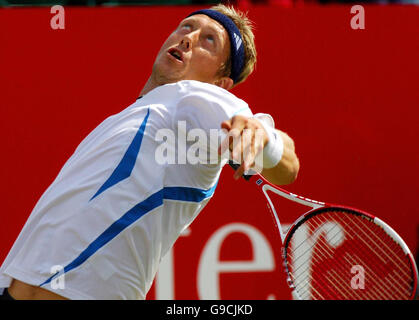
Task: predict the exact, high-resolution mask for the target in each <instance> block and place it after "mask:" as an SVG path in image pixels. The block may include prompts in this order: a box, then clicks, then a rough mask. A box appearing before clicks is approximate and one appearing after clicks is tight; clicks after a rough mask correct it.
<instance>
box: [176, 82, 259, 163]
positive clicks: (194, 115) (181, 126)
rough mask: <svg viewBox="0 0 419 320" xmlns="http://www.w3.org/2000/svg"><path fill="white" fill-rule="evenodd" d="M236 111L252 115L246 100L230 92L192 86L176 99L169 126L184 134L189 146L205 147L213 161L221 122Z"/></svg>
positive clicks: (235, 113) (218, 141)
mask: <svg viewBox="0 0 419 320" xmlns="http://www.w3.org/2000/svg"><path fill="white" fill-rule="evenodd" d="M214 91H215V92H214ZM239 114H240V115H244V116H247V117H252V116H253V114H252V112H251V110H250V108H249V106H248V105H247V103H245V102H244V101H243V100H240V99H238V98H237V97H235V96H234V95H232V94H231V93H228V92H223V91H219V92H218V91H216V90H212V91H211V90H195V91H193V92H189V93H187V94H185V95H184V96H182V97H181V98H180V99H179V101H178V103H177V106H176V114H175V116H174V117H173V128H174V129H175V132H177V134H178V136H179V135H183V136H182V137H181V138H184V137H186V141H187V144H189V146H190V145H191V144H194V143H195V144H197V146H198V147H199V148H201V150H206V151H207V155H206V156H208V154H210V155H211V156H210V158H211V160H212V161H213V160H214V159H213V157H214V156H217V154H218V153H217V151H218V146H219V143H220V141H221V139H223V137H224V136H225V135H224V134H223V131H222V130H221V123H222V122H223V121H226V120H229V119H231V118H232V117H233V116H235V115H239Z"/></svg>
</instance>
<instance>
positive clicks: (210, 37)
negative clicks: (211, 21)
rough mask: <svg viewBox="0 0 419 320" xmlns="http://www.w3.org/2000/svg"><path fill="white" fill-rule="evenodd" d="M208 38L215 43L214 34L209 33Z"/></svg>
mask: <svg viewBox="0 0 419 320" xmlns="http://www.w3.org/2000/svg"><path fill="white" fill-rule="evenodd" d="M207 40H208V41H209V42H211V43H214V41H215V40H214V36H212V35H208V36H207Z"/></svg>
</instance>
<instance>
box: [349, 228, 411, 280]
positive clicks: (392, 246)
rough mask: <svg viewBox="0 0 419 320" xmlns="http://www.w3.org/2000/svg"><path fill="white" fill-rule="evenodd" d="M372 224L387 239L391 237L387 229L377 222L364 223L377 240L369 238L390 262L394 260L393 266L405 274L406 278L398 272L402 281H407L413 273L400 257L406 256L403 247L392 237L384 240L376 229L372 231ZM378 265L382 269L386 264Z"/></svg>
mask: <svg viewBox="0 0 419 320" xmlns="http://www.w3.org/2000/svg"><path fill="white" fill-rule="evenodd" d="M370 225H371V226H373V227H375V229H377V230H378V231H379V232H380V233H381V234H383V235H384V236H383V237H386V238H387V239H388V238H390V239H391V237H389V236H387V234H386V233H385V231H384V230H383V229H382V228H381V227H379V226H377V225H375V224H371V223H370V224H369V225H368V224H365V223H364V226H365V228H367V229H368V230H369V231H370V234H372V235H373V236H374V237H375V239H376V241H374V240H373V239H371V238H370V237H369V239H370V240H371V242H372V244H373V245H374V244H375V245H376V248H377V249H378V250H380V253H383V254H384V255H385V256H386V257H387V259H388V260H389V261H390V262H392V265H393V267H395V268H398V270H397V271H399V272H400V273H401V274H403V275H404V276H405V278H401V277H400V275H399V272H397V273H396V274H398V275H399V277H400V278H401V279H402V281H403V282H404V283H407V282H406V281H405V280H406V279H409V278H411V277H412V274H411V273H410V272H409V269H408V267H407V265H406V262H405V261H403V260H402V259H401V258H400V256H403V257H405V255H404V253H403V251H402V249H401V248H400V246H399V245H397V243H396V242H395V241H394V240H393V239H391V240H390V241H384V240H382V238H379V237H378V235H377V232H375V230H374V231H372V230H371V229H370V227H369V226H370ZM347 226H348V227H349V225H347ZM355 227H357V228H358V230H360V231H361V232H363V233H364V234H365V232H364V230H363V228H360V227H359V226H358V225H357V224H355ZM349 228H350V227H349ZM351 230H352V229H351ZM367 236H368V235H367ZM378 241H380V244H378V243H377V242H378ZM388 242H389V243H388ZM383 246H384V247H385V249H387V250H384V247H383ZM390 254H391V256H390ZM376 256H377V257H378V258H380V259H381V260H383V263H384V264H386V261H385V259H382V256H381V255H380V254H379V253H376ZM394 258H395V259H394ZM395 260H396V261H395ZM378 267H381V268H382V269H384V266H383V265H378ZM394 271H396V270H394Z"/></svg>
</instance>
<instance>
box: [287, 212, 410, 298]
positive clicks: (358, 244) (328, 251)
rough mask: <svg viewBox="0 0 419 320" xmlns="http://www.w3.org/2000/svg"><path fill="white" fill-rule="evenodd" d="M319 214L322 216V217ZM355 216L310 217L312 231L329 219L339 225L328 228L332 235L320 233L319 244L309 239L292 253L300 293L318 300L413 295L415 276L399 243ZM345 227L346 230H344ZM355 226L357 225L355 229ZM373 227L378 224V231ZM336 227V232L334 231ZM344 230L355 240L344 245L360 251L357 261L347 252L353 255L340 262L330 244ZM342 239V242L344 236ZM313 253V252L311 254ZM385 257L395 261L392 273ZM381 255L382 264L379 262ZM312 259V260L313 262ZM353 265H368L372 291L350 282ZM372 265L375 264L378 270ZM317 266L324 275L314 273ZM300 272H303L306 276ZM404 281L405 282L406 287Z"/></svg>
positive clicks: (291, 257)
mask: <svg viewBox="0 0 419 320" xmlns="http://www.w3.org/2000/svg"><path fill="white" fill-rule="evenodd" d="M337 215H339V216H337ZM319 216H322V217H321V218H320V217H319ZM342 216H343V217H344V218H342ZM351 216H352V218H353V217H355V218H356V220H354V219H350V218H349V217H348V215H347V214H346V215H345V214H342V213H339V212H329V213H328V214H321V215H317V216H315V218H316V219H313V218H310V219H308V220H307V221H306V222H305V223H304V224H306V225H307V226H308V227H309V230H315V231H316V230H319V228H320V227H321V226H322V225H324V224H325V223H327V222H331V221H332V222H333V223H334V224H335V225H334V226H333V228H331V229H329V230H326V231H325V232H326V233H328V235H320V236H319V237H318V238H319V240H318V241H317V242H316V243H312V244H310V243H308V242H309V241H302V242H301V243H298V244H297V245H296V247H295V248H293V250H292V251H291V252H290V253H289V254H288V256H289V259H290V261H291V262H292V264H291V265H292V267H290V275H291V277H292V280H293V284H294V286H295V288H296V289H297V292H299V294H300V295H303V296H304V297H307V296H309V297H310V296H311V298H313V299H317V297H318V298H320V299H325V298H327V299H332V298H336V296H338V297H339V298H345V299H348V298H352V299H353V298H356V299H365V298H367V299H391V298H392V297H396V298H398V299H401V298H409V296H410V290H411V288H410V286H409V280H411V279H412V275H411V273H409V270H410V269H409V267H407V266H406V261H403V260H402V259H401V258H400V257H399V256H398V255H397V254H399V255H401V256H403V257H404V255H403V252H402V250H401V248H400V247H399V245H398V244H397V243H396V242H395V241H394V240H393V239H392V238H391V237H389V236H388V235H387V233H386V232H385V231H384V230H383V229H382V228H381V227H379V226H377V225H375V224H374V223H372V222H370V221H368V220H367V219H365V218H362V217H359V216H356V215H353V214H351ZM359 224H361V226H359ZM339 226H340V227H339ZM342 226H343V229H344V230H342ZM351 226H354V227H353V228H352V227H351ZM300 227H301V226H300ZM371 227H374V230H373V229H371ZM336 228H337V229H336ZM335 229H336V230H335ZM375 229H377V230H375ZM378 229H380V230H378ZM300 230H301V229H300ZM334 230H335V231H336V232H335V233H334V234H333V233H332V232H333V231H334ZM356 230H357V231H356ZM297 231H298V230H297ZM348 231H349V232H348ZM377 231H379V234H380V236H381V237H380V236H378V235H377V234H376V232H377ZM342 232H343V234H344V236H345V237H348V238H349V240H353V241H346V239H345V240H343V241H344V242H345V243H344V245H346V246H349V247H350V249H351V251H352V252H356V253H357V254H358V255H356V261H355V260H354V259H353V258H352V257H351V256H350V255H348V254H347V256H348V257H349V258H348V257H345V259H343V260H342V259H340V260H342V261H340V263H337V262H338V261H337V260H336V257H335V256H334V255H333V251H332V250H333V248H331V245H330V244H331V243H333V242H335V238H336V237H338V236H339V235H340V234H342ZM323 233H324V232H323ZM331 234H332V235H331ZM352 235H353V236H352ZM383 235H384V236H385V238H387V241H384V240H383V239H382V238H383ZM294 238H295V237H294ZM326 238H327V241H326ZM388 239H390V241H389V240H388ZM339 241H340V242H342V239H340V240H339ZM339 241H337V242H339ZM304 246H307V248H304ZM338 246H339V243H338ZM361 248H362V250H361ZM302 249H304V250H303V252H299V254H298V255H297V256H296V257H294V256H295V255H296V253H298V251H300V250H302ZM309 252H311V253H312V254H311V255H310V254H309ZM396 252H397V253H396ZM360 255H361V256H362V257H361V256H360ZM382 256H384V257H386V258H387V259H388V260H389V262H391V264H392V268H393V270H392V272H391V273H390V272H389V270H388V268H387V269H386V264H387V263H386V261H385V259H384V258H383V257H382ZM304 258H305V260H301V261H300V259H304ZM377 258H378V260H380V262H381V263H377V262H376V260H377ZM306 260H307V261H306ZM309 260H311V263H310V261H309ZM325 262H328V265H327V266H323V265H324V264H325ZM331 263H333V266H331V265H330V264H331ZM351 265H352V266H354V265H362V267H366V268H365V269H366V271H367V273H368V285H369V290H362V291H359V290H353V288H352V287H350V286H349V285H348V284H350V283H351V279H352V277H353V274H349V273H348V268H349V269H350V268H351ZM369 265H373V266H374V270H375V271H373V270H372V269H371V268H370V267H369ZM304 267H305V268H304ZM330 267H332V269H330ZM301 268H304V269H301ZM315 269H317V270H319V271H320V273H321V274H323V277H320V276H316V275H314V276H313V272H314V271H315ZM410 271H411V270H410ZM299 275H302V277H300V276H299ZM307 275H309V276H307ZM344 275H347V276H344ZM384 275H385V276H386V277H385V279H383V277H384ZM401 283H403V284H405V285H404V286H403V285H402V284H401ZM316 287H317V288H316ZM319 288H320V289H319ZM320 291H321V293H320ZM322 293H323V294H322Z"/></svg>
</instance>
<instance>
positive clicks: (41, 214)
mask: <svg viewBox="0 0 419 320" xmlns="http://www.w3.org/2000/svg"><path fill="white" fill-rule="evenodd" d="M236 114H241V115H245V116H249V117H250V116H252V113H251V111H250V109H249V107H248V105H247V104H246V103H245V102H244V101H243V100H240V99H238V98H237V97H235V96H234V95H233V94H231V93H230V92H228V91H226V90H224V89H222V88H219V87H217V86H214V85H210V84H207V83H202V82H198V81H189V80H185V81H180V82H177V83H174V84H167V85H164V86H160V87H157V88H155V89H154V90H152V91H150V92H149V93H147V94H146V95H144V96H143V97H142V98H141V99H138V100H137V101H136V102H135V103H133V104H132V105H131V106H129V107H128V108H126V109H125V110H123V111H122V112H120V113H118V114H116V115H113V116H111V117H109V118H107V119H106V120H105V121H103V122H102V123H101V124H100V125H99V126H98V127H97V128H96V129H95V130H93V131H92V132H91V133H90V134H89V135H88V136H87V137H86V138H85V139H84V140H83V141H82V142H81V144H80V145H79V146H78V147H77V149H76V150H75V152H74V154H73V155H72V156H71V157H70V158H69V159H68V161H67V162H66V163H65V165H64V166H63V168H62V169H61V171H60V172H59V174H58V176H57V177H56V179H55V181H54V182H53V183H52V184H51V186H50V187H49V188H48V189H47V190H46V191H45V193H44V194H43V195H42V197H41V198H40V199H39V201H38V203H37V204H36V206H35V208H34V209H33V211H32V213H31V215H30V217H29V218H28V220H27V222H26V224H25V225H24V227H23V229H22V231H21V233H20V234H19V236H18V238H17V240H16V241H15V243H14V245H13V247H12V249H11V250H10V252H9V254H8V256H7V258H6V259H5V261H4V263H3V265H2V266H1V268H0V288H5V287H9V285H10V283H11V280H12V278H15V279H18V280H21V281H23V282H26V283H28V284H31V285H36V286H42V288H45V289H47V290H50V291H53V292H55V293H57V294H59V295H61V296H64V297H67V298H69V299H145V297H146V294H147V292H148V290H149V289H150V287H151V285H152V282H153V278H154V276H155V274H156V272H157V269H158V266H159V263H160V260H161V259H162V257H163V256H164V255H165V253H166V252H167V251H168V250H169V249H170V248H171V247H172V245H173V244H174V242H175V241H176V239H177V238H178V236H179V235H180V233H181V232H182V231H183V230H184V229H185V228H187V227H188V225H189V224H190V223H192V221H193V220H194V219H195V218H196V217H197V215H198V214H199V212H200V211H201V210H202V209H203V208H204V207H205V205H206V204H207V202H208V201H209V199H210V198H211V197H212V195H213V193H214V190H215V188H216V184H217V181H218V178H219V175H220V173H221V169H222V166H223V165H224V164H225V161H221V162H218V163H216V164H208V163H198V164H195V163H194V164H192V163H190V161H186V163H184V162H185V161H181V162H183V163H182V164H179V163H177V162H180V161H178V160H179V159H177V158H176V160H177V161H176V163H174V164H170V163H166V164H162V163H161V160H159V161H157V160H156V152H157V151H162V143H163V142H164V141H166V143H168V141H169V139H168V138H167V139H165V140H163V141H162V139H156V136H158V132H161V131H159V130H161V129H165V130H166V131H167V130H169V131H171V132H173V134H174V137H175V138H176V139H177V138H179V136H180V135H182V134H183V133H181V134H180V133H179V132H182V131H179V127H181V129H182V130H183V129H185V128H186V130H187V131H188V132H189V130H191V129H193V128H201V129H203V130H204V132H206V133H207V135H208V137H209V136H210V130H211V129H213V130H215V129H217V130H219V129H220V124H221V122H222V121H225V120H228V119H230V118H231V117H233V116H234V115H236ZM179 123H181V124H182V123H183V124H182V125H179ZM179 145H182V143H181V142H180V144H179ZM179 145H178V142H176V148H173V150H174V152H175V154H176V156H177V157H181V158H182V157H183V160H185V159H184V158H185V154H184V152H185V149H183V148H179ZM192 145H193V143H192V142H188V143H187V146H186V147H187V149H186V150H189V148H190V147H191V146H192ZM159 146H160V149H158V148H159ZM207 148H208V153H210V152H209V151H210V150H209V149H210V143H208V145H207ZM173 150H172V151H173ZM160 153H161V152H160ZM166 153H167V152H166ZM215 153H216V151H215ZM162 154H163V155H164V152H163V153H162ZM201 156H202V154H201ZM208 162H209V161H208ZM56 266H61V267H62V268H64V269H63V270H62V271H61V272H60V273H58V274H56V272H57V270H59V268H60V267H58V269H57V267H56ZM62 276H63V277H64V289H62V288H57V286H53V285H52V284H53V283H56V281H57V277H62Z"/></svg>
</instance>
